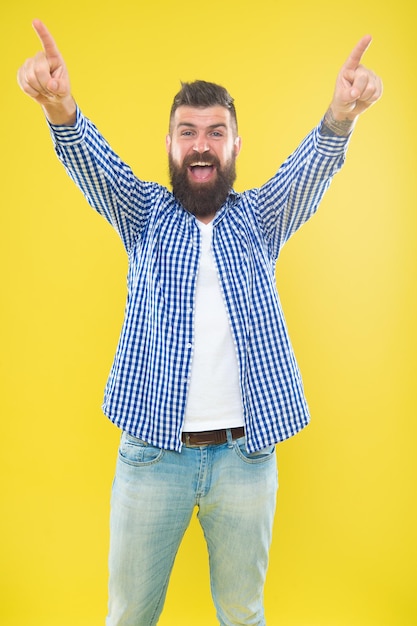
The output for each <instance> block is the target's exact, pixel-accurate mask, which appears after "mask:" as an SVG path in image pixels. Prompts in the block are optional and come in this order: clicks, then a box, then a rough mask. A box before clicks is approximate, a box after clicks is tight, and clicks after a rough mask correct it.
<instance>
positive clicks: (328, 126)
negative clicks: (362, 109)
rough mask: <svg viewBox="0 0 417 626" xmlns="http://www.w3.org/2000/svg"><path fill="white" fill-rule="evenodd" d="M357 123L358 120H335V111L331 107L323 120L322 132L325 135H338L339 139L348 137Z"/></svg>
mask: <svg viewBox="0 0 417 626" xmlns="http://www.w3.org/2000/svg"><path fill="white" fill-rule="evenodd" d="M355 122H356V118H355V119H353V120H352V119H349V118H348V117H345V119H341V120H337V119H335V116H334V115H333V111H332V109H331V107H329V108H328V109H327V111H326V114H325V116H324V119H323V123H322V127H321V132H322V134H323V135H338V136H339V137H347V136H348V135H349V134H350V133H351V132H352V130H353V128H354V126H355Z"/></svg>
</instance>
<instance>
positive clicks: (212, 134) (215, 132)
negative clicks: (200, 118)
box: [210, 130, 223, 137]
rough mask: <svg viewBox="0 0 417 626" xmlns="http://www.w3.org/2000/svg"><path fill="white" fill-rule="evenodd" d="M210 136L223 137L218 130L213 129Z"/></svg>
mask: <svg viewBox="0 0 417 626" xmlns="http://www.w3.org/2000/svg"><path fill="white" fill-rule="evenodd" d="M210 136H211V137H223V133H222V132H221V131H220V130H213V132H212V133H210Z"/></svg>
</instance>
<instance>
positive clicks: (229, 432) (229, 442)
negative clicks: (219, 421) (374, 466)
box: [226, 428, 233, 448]
mask: <svg viewBox="0 0 417 626" xmlns="http://www.w3.org/2000/svg"><path fill="white" fill-rule="evenodd" d="M226 437H227V447H228V448H233V435H232V430H231V429H230V428H226Z"/></svg>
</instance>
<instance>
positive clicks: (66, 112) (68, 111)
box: [42, 96, 77, 126]
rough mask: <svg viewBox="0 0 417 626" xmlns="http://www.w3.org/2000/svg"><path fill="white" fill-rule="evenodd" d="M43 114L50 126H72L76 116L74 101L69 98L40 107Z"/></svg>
mask: <svg viewBox="0 0 417 626" xmlns="http://www.w3.org/2000/svg"><path fill="white" fill-rule="evenodd" d="M42 109H43V112H44V114H45V116H46V118H47V119H48V121H49V122H50V123H51V124H55V125H56V126H73V125H74V124H75V120H76V116H77V113H76V112H77V107H76V104H75V100H74V98H73V97H72V96H69V97H68V98H67V99H66V100H65V101H64V100H61V101H60V102H55V103H51V104H43V105H42Z"/></svg>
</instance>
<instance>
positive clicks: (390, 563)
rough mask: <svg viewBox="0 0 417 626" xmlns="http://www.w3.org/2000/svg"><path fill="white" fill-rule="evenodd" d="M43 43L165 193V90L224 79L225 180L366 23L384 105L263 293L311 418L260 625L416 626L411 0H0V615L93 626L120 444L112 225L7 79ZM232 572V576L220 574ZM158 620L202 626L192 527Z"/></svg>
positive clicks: (292, 138)
mask: <svg viewBox="0 0 417 626" xmlns="http://www.w3.org/2000/svg"><path fill="white" fill-rule="evenodd" d="M34 17H40V18H41V19H43V20H44V21H45V23H46V24H47V25H48V26H49V28H50V29H51V31H52V32H53V33H54V35H55V38H56V40H57V42H58V44H59V45H60V48H61V50H62V52H63V54H64V55H65V57H66V59H67V63H68V66H69V68H70V71H71V76H72V84H73V91H74V94H75V96H76V98H77V99H78V101H79V104H80V105H81V107H82V109H83V110H84V112H85V113H86V114H87V115H89V116H90V117H92V118H93V119H94V121H95V123H96V124H97V125H98V126H99V127H100V129H101V130H102V132H103V133H104V134H105V136H106V137H107V138H108V139H109V141H110V142H111V143H112V145H113V147H114V148H115V149H116V150H117V151H118V152H119V153H120V154H121V155H122V156H123V158H124V159H125V160H126V161H128V162H129V163H130V164H131V165H132V166H133V168H134V169H135V171H136V172H137V173H138V174H139V175H140V176H141V177H142V178H146V179H153V180H158V181H160V182H163V183H166V182H167V174H166V170H167V168H166V155H165V148H164V135H165V132H166V128H167V113H168V107H169V105H170V102H171V98H172V96H173V94H174V93H175V92H176V90H177V89H178V86H179V81H180V80H192V79H195V78H203V79H207V80H214V81H217V82H220V83H224V84H225V85H226V86H227V87H228V88H229V90H230V91H231V93H232V94H233V95H234V97H235V99H236V104H237V107H238V113H239V118H240V131H241V134H242V136H243V151H242V153H241V156H240V157H239V163H238V181H237V188H238V189H243V188H247V187H249V186H253V185H258V184H261V183H262V182H263V181H265V180H266V178H267V177H269V176H270V175H271V174H272V173H273V172H274V170H275V169H276V168H277V167H278V165H280V163H281V162H282V161H283V160H284V158H285V157H286V156H287V155H288V154H289V153H290V152H291V151H292V149H293V148H294V147H295V146H296V144H297V143H298V142H299V141H300V140H301V139H302V137H303V136H304V135H305V134H306V133H307V132H308V131H309V130H310V128H311V127H312V126H313V125H315V124H316V122H317V121H318V120H319V119H320V117H321V115H322V114H323V113H324V110H325V108H326V106H327V104H328V102H329V101H330V98H331V95H332V91H333V84H334V79H335V77H336V73H337V71H338V69H339V67H340V65H341V64H342V62H343V61H344V59H345V57H346V56H347V54H348V53H349V51H350V49H351V47H353V45H354V44H355V43H356V41H357V40H358V39H359V38H360V37H361V36H362V35H363V34H365V33H367V32H370V33H372V34H373V36H374V42H373V44H372V47H371V48H370V50H369V51H368V53H367V56H366V64H367V65H369V66H371V67H373V68H374V69H375V70H376V71H377V72H378V73H380V74H381V75H382V76H383V78H384V83H385V95H384V98H383V100H382V101H381V102H380V103H378V104H377V105H376V106H375V107H374V109H372V110H371V111H369V112H368V113H366V114H365V116H364V117H363V118H362V119H361V120H360V122H359V124H358V127H357V130H356V132H355V136H354V138H353V140H352V143H351V146H350V149H349V159H348V163H347V165H346V167H345V169H344V171H343V172H342V173H341V174H339V175H338V177H337V178H336V179H335V181H334V183H333V185H332V187H331V189H330V191H329V193H328V195H327V196H326V198H325V200H324V202H323V204H322V207H321V211H320V213H319V214H318V215H317V216H316V217H315V218H314V219H313V220H312V221H311V222H310V223H309V224H308V225H307V226H305V227H304V228H303V229H302V230H301V231H300V233H298V234H297V235H296V236H295V237H294V239H293V240H292V241H291V242H290V243H289V244H288V246H287V248H286V249H285V250H284V252H283V254H282V258H281V260H280V263H279V265H278V270H277V280H278V284H279V288H280V292H281V297H282V301H283V305H284V309H285V312H286V317H287V320H288V325H289V327H290V331H291V335H292V339H293V343H294V346H295V349H296V353H297V356H298V359H299V362H300V365H301V368H302V371H303V376H304V381H305V387H306V392H307V395H308V399H309V403H310V406H311V410H312V414H313V422H312V425H311V426H310V427H309V428H308V429H307V430H306V431H304V432H303V433H302V434H300V435H299V436H297V437H296V438H295V439H293V440H291V441H289V442H286V443H284V444H282V445H281V446H280V447H279V451H278V454H279V464H280V483H281V487H280V492H279V501H278V513H277V522H276V528H275V535H274V544H273V549H272V553H271V566H270V572H269V576H268V581H267V587H266V609H267V616H268V618H269V622H268V623H269V624H270V625H271V626H274V625H278V624H279V626H412V625H415V624H416V623H417V606H416V598H417V593H416V569H415V568H416V540H415V528H416V527H417V520H416V497H415V490H416V465H417V461H416V455H415V440H416V432H417V428H416V398H415V388H416V385H415V373H416V372H415V369H416V368H415V355H416V288H415V278H416V237H415V234H416V217H415V209H416V174H415V169H416V158H415V140H416V133H415V131H416V119H417V117H416V94H417V91H416V80H415V76H416V59H417V50H416V39H417V38H416V30H415V25H416V16H415V10H414V9H413V8H412V3H409V1H408V0H398V1H397V2H394V1H393V0H387V1H386V2H381V0H360V1H359V0H352V1H351V2H350V3H348V4H341V5H340V4H337V3H336V4H335V3H334V2H333V1H330V0H317V1H316V2H311V1H310V0H293V1H286V2H284V1H282V2H280V1H278V0H257V2H245V0H211V2H208V3H207V2H203V3H198V2H192V1H191V0H177V1H176V2H171V1H169V0H152V1H150V0H137V1H136V2H133V1H132V2H129V0H119V1H118V2H109V1H108V0H94V1H88V0H84V1H80V0H73V2H72V3H70V4H68V3H67V4H62V3H57V2H52V1H51V0H39V1H36V2H35V1H34V0H21V1H20V2H12V0H3V2H2V6H1V9H0V18H1V19H0V25H1V26H0V28H1V36H0V46H1V51H0V53H1V63H2V71H1V76H2V97H1V100H0V102H1V104H0V106H1V116H0V124H1V144H2V149H1V181H2V185H1V205H2V208H1V213H0V216H1V217H0V219H1V230H0V232H1V237H2V241H1V244H0V257H1V273H2V277H1V280H2V287H1V298H2V303H1V316H2V323H1V334H2V337H1V356H2V359H1V378H0V380H1V387H2V388H1V404H0V406H1V409H0V410H1V426H0V428H1V432H0V441H1V451H0V464H1V502H2V512H1V515H0V542H1V549H0V555H1V556H0V563H1V565H0V576H1V586H0V589H1V592H0V593H1V597H0V623H1V624H2V625H4V626H17V625H19V626H20V625H22V626H23V625H24V626H87V625H88V626H98V625H101V624H103V623H104V615H105V610H106V579H107V571H106V568H107V564H106V561H107V544H108V529H107V519H108V508H109V504H108V501H109V492H110V488H111V481H112V476H113V468H114V462H115V455H116V448H117V443H118V432H117V431H116V429H115V428H114V427H113V426H112V425H111V424H110V423H109V422H108V421H107V419H106V418H105V417H103V416H102V414H101V409H100V404H101V399H102V392H103V387H104V384H105V380H106V377H107V373H108V370H109V367H110V364H111V360H112V357H113V352H114V349H115V345H116V341H117V337H118V333H119V329H120V324H121V320H122V315H123V308H124V298H125V272H126V259H125V256H124V252H123V249H122V246H121V244H120V242H119V240H118V238H117V236H116V234H115V233H114V232H113V231H112V229H111V228H110V227H109V226H108V225H107V224H106V223H105V222H104V220H102V219H101V218H99V217H98V216H97V215H96V214H95V213H94V212H93V211H92V210H91V209H90V208H89V207H88V206H87V204H86V202H85V200H84V199H83V198H82V196H81V194H80V193H79V192H78V191H77V190H76V189H75V187H74V186H73V184H72V183H71V181H69V180H68V179H67V177H66V175H65V173H64V171H63V170H62V169H61V166H60V165H59V164H58V163H57V161H56V160H55V157H54V154H53V150H52V148H51V144H50V139H49V135H48V131H47V128H46V125H45V123H44V121H43V119H42V115H41V112H40V110H38V108H37V106H36V105H35V104H34V103H32V102H31V101H30V100H29V99H28V98H26V97H25V96H24V95H23V94H22V93H21V92H20V91H19V89H18V87H17V85H16V80H15V74H16V70H17V67H18V66H19V65H20V63H21V62H22V61H23V60H24V59H25V58H26V57H27V56H29V55H31V54H33V53H34V52H35V51H36V50H37V49H38V42H37V38H36V36H35V34H34V33H33V32H32V29H31V25H30V24H31V20H32V18H34ZM236 576H239V572H236ZM160 623H161V625H162V626H173V625H175V624H178V625H181V626H195V625H196V624H199V625H203V626H205V625H207V626H208V625H209V624H215V623H216V622H215V618H214V613H213V609H212V606H211V600H210V596H209V590H208V579H207V565H206V555H205V548H204V545H203V541H202V538H201V534H200V530H199V527H198V525H197V523H193V525H192V526H191V528H190V532H189V533H188V535H187V537H186V540H185V543H184V545H183V546H182V549H181V552H180V554H179V557H178V561H177V564H176V568H175V570H174V574H173V578H172V584H171V587H170V591H169V595H168V600H167V604H166V610H165V612H164V615H163V618H162V620H161V622H160Z"/></svg>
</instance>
